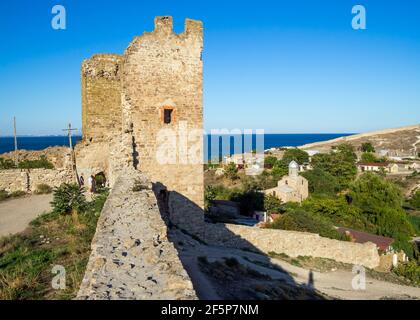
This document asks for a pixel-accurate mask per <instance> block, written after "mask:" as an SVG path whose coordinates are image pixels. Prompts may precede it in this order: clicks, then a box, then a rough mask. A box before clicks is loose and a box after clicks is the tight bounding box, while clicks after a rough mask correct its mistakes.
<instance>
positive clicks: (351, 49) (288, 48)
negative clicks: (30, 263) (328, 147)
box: [0, 0, 420, 135]
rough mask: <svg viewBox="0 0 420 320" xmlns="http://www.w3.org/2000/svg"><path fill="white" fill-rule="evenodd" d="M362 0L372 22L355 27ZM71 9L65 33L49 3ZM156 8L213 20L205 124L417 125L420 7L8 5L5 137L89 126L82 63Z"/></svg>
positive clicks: (1, 107)
mask: <svg viewBox="0 0 420 320" xmlns="http://www.w3.org/2000/svg"><path fill="white" fill-rule="evenodd" d="M359 3H360V4H363V5H364V6H365V7H366V11H367V29H366V30H358V31H356V30H353V29H352V28H351V19H352V14H351V8H352V6H353V5H355V4H359ZM55 4H62V5H64V6H65V7H66V9H67V30H65V31H56V30H53V29H52V28H51V19H52V16H53V15H52V14H51V8H52V7H53V5H55ZM156 15H172V16H173V17H174V23H175V31H177V32H181V31H182V29H183V21H184V19H185V17H189V18H193V19H199V20H202V21H203V22H204V27H205V41H204V53H203V58H204V107H205V114H204V116H205V127H206V129H210V128H240V129H244V128H252V129H257V128H263V129H265V130H266V132H272V133H273V132H274V133H303V132H305V133H318V132H340V133H341V132H363V131H370V130H375V129H382V128H388V127H398V126H403V125H409V124H416V123H420V121H419V120H420V2H419V1H414V0H413V1H411V0H405V1H388V0H376V1H374V0H363V1H360V2H359V1H356V0H354V1H348V0H339V1H338V0H329V1H327V0H325V1H317V0H313V1H309V0H307V1H299V0H298V1H281V0H276V1H266V0H259V1H236V0H235V1H227V0H224V1H220V0H206V1H197V0H194V1H183V0H176V1H174V0H153V1H150V0H149V1H141V0H137V1H134V0H133V1H125V0H119V1H110V0H109V1H105V0H102V1H99V0H95V1H93V0H92V1H91V0H86V1H81V0H56V1H49V0H30V1H29V0H25V1H22V0H13V1H1V2H0V35H1V41H0V61H1V63H0V135H5V134H11V133H12V117H13V115H16V117H17V119H18V133H19V134H57V133H61V128H63V127H65V126H66V123H68V122H69V121H71V122H72V123H73V124H74V125H75V126H77V127H78V128H80V126H81V98H80V64H81V62H82V60H83V59H85V58H88V57H90V56H91V55H92V54H94V53H108V52H109V53H123V51H124V49H125V48H126V47H127V45H128V44H129V43H130V41H131V40H132V39H133V37H134V36H135V35H140V34H142V33H143V31H151V30H153V18H154V16H156Z"/></svg>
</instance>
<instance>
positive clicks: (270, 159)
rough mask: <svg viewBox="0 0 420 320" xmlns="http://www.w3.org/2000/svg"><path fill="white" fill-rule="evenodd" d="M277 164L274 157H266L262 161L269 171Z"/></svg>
mask: <svg viewBox="0 0 420 320" xmlns="http://www.w3.org/2000/svg"><path fill="white" fill-rule="evenodd" d="M276 163H277V158H276V157H273V156H267V157H265V159H264V166H265V167H266V168H269V169H271V168H273V167H274V165H275V164H276Z"/></svg>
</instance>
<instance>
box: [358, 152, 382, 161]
mask: <svg viewBox="0 0 420 320" xmlns="http://www.w3.org/2000/svg"><path fill="white" fill-rule="evenodd" d="M361 160H362V161H363V162H379V159H378V158H377V157H376V156H375V154H373V153H371V152H364V153H362V156H361Z"/></svg>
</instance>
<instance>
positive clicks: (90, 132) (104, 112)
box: [81, 54, 123, 142]
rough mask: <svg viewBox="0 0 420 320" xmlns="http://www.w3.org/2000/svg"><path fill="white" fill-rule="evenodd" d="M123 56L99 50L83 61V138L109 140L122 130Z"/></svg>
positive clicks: (93, 140) (91, 140)
mask: <svg viewBox="0 0 420 320" xmlns="http://www.w3.org/2000/svg"><path fill="white" fill-rule="evenodd" d="M122 60H123V58H122V57H121V56H119V55H115V54H96V55H94V56H93V57H92V58H90V59H87V60H85V61H83V64H82V72H81V78H82V79H81V81H82V127H83V139H84V140H85V141H89V142H97V141H107V139H108V137H110V136H112V135H114V134H120V132H121V81H120V80H121V77H120V75H121V69H122Z"/></svg>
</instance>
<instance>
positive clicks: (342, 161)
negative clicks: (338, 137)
mask: <svg viewBox="0 0 420 320" xmlns="http://www.w3.org/2000/svg"><path fill="white" fill-rule="evenodd" d="M356 159H357V157H356V154H355V153H354V148H353V147H352V146H351V145H349V144H341V145H339V146H337V148H336V149H335V150H334V151H332V152H330V153H328V154H321V153H319V154H316V155H314V156H313V157H312V161H311V163H312V166H313V168H314V169H320V170H323V171H326V172H328V173H329V174H331V175H332V176H334V177H335V178H336V179H337V181H338V183H339V185H340V189H344V188H347V187H348V185H349V184H350V183H351V182H352V181H353V180H354V178H355V177H356V174H357V167H356Z"/></svg>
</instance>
